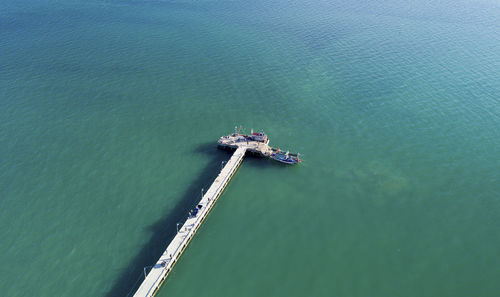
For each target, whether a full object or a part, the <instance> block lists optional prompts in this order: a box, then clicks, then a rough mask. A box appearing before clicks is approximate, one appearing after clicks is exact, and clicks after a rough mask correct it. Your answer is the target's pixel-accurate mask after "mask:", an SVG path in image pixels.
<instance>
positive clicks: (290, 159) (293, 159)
mask: <svg viewBox="0 0 500 297" xmlns="http://www.w3.org/2000/svg"><path fill="white" fill-rule="evenodd" d="M299 155H300V154H299V153H297V154H290V152H288V151H287V152H286V153H284V152H281V151H280V150H279V149H278V150H276V152H273V153H272V154H271V159H273V160H276V161H278V162H281V163H285V164H298V163H300V162H302V160H301V159H300V158H299Z"/></svg>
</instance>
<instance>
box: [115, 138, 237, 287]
mask: <svg viewBox="0 0 500 297" xmlns="http://www.w3.org/2000/svg"><path fill="white" fill-rule="evenodd" d="M194 153H196V154H203V155H204V156H205V157H206V158H207V159H208V160H209V162H208V165H206V166H205V168H204V169H203V170H202V171H201V174H200V175H199V176H198V177H197V178H196V179H195V180H194V181H193V182H192V184H191V185H190V186H189V187H188V188H187V189H186V191H185V192H184V194H183V196H182V198H181V199H180V200H179V202H178V203H177V204H176V205H175V207H174V208H173V209H172V210H171V211H170V212H169V213H168V214H166V215H165V217H164V218H162V219H160V220H158V221H156V222H155V223H154V224H152V225H151V226H150V227H149V231H150V232H151V238H150V239H149V241H148V242H146V243H145V244H144V245H143V247H142V248H141V249H140V250H139V251H138V252H137V254H136V256H135V257H134V258H133V259H132V260H131V261H130V262H129V263H128V264H127V267H128V269H127V270H126V271H124V272H123V273H122V274H121V275H120V276H118V278H117V279H116V281H115V282H114V284H113V285H112V287H111V289H110V290H109V291H108V292H107V293H106V294H105V296H106V297H124V296H133V294H134V293H135V291H136V290H137V289H138V288H139V286H140V284H141V283H142V281H143V280H144V269H145V267H149V268H150V267H152V265H155V263H156V261H157V260H158V257H159V256H160V255H161V254H162V253H163V251H164V250H165V248H166V247H167V245H168V244H169V243H170V241H171V240H172V239H173V238H174V237H175V235H176V233H177V230H176V224H177V223H180V225H182V224H183V223H184V221H185V220H186V217H187V214H188V212H189V210H191V209H192V208H193V207H194V206H195V205H196V203H198V201H199V200H200V190H201V188H203V187H205V188H206V187H207V185H210V184H211V183H212V181H213V180H214V179H215V177H216V176H217V174H218V173H219V171H220V169H221V163H222V161H226V162H227V160H229V158H230V157H231V152H225V151H223V150H219V149H217V148H216V146H214V144H213V143H207V144H203V145H200V146H199V147H197V148H196V149H195V150H194Z"/></svg>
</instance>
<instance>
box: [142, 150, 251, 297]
mask: <svg viewBox="0 0 500 297" xmlns="http://www.w3.org/2000/svg"><path fill="white" fill-rule="evenodd" d="M257 148H258V145H256V146H247V145H246V143H245V145H242V146H238V147H235V149H236V150H235V152H234V153H233V155H232V157H231V158H230V159H229V161H228V162H227V163H226V165H225V166H224V167H223V168H222V170H221V171H220V173H219V175H218V176H217V177H216V178H215V180H214V182H213V183H212V185H211V186H210V188H209V189H208V191H206V193H205V194H204V195H203V197H202V198H201V200H200V202H199V203H198V205H197V206H196V208H195V209H194V210H193V211H192V213H191V215H190V216H189V218H188V219H187V220H186V222H185V223H184V225H182V227H180V226H179V227H178V232H177V234H176V235H175V237H174V239H172V241H171V242H170V244H169V245H168V247H167V249H166V250H165V251H164V252H163V254H162V255H161V256H160V258H159V259H158V261H157V262H156V264H155V265H154V266H153V267H152V269H151V271H149V273H148V274H147V276H146V278H145V279H144V281H143V282H142V284H141V286H140V287H139V289H138V290H137V291H136V293H135V294H134V297H151V296H154V295H155V294H156V293H157V291H158V290H159V288H160V286H161V284H162V283H163V282H164V281H165V279H166V278H167V276H168V274H169V273H170V271H172V268H173V267H174V265H175V263H176V262H177V260H178V259H179V257H180V256H181V254H182V253H183V252H184V250H185V249H186V247H187V245H188V243H189V242H190V241H191V239H192V238H193V236H194V235H195V233H196V231H197V230H198V229H199V228H200V226H201V224H202V223H203V221H204V220H205V218H206V217H207V215H208V213H209V212H210V210H211V209H212V207H213V206H214V204H215V202H216V201H217V199H218V198H219V196H220V195H221V193H222V192H223V191H224V189H225V187H226V186H227V184H228V182H229V180H230V179H231V177H232V176H233V175H234V173H235V172H236V170H237V169H238V167H239V165H240V164H241V162H242V160H243V157H244V156H245V152H246V151H247V150H248V149H250V150H252V149H257Z"/></svg>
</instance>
